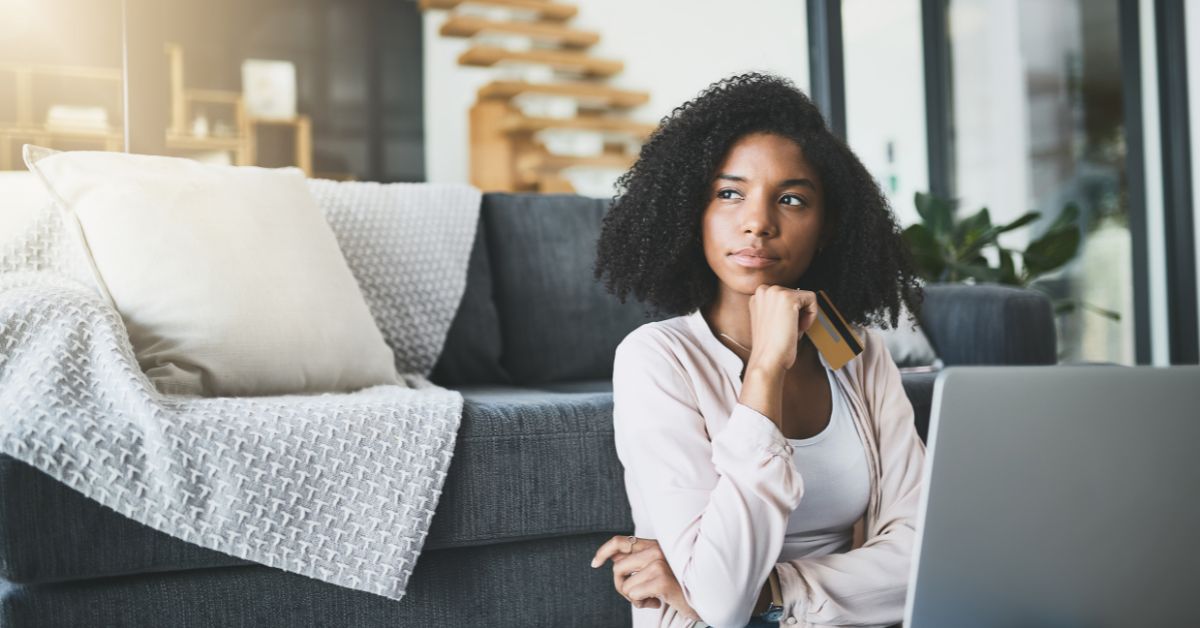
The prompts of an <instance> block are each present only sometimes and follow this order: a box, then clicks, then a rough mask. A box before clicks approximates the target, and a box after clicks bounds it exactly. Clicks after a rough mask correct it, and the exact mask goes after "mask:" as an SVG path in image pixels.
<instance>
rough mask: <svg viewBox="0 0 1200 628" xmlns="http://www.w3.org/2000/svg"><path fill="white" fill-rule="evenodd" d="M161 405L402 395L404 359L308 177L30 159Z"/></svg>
mask: <svg viewBox="0 0 1200 628" xmlns="http://www.w3.org/2000/svg"><path fill="white" fill-rule="evenodd" d="M25 162H26V164H27V165H28V166H29V169H30V170H32V171H33V172H35V173H36V174H38V175H39V176H40V177H41V179H42V181H43V183H45V185H46V188H47V189H48V190H49V191H50V193H51V196H52V197H53V198H54V199H55V201H56V203H57V204H58V205H59V206H60V207H61V208H62V209H63V210H64V211H65V212H66V218H67V222H68V225H77V226H78V234H79V236H80V239H81V242H82V243H83V245H84V247H85V248H86V250H87V252H88V254H89V257H90V259H91V261H92V264H93V267H94V271H95V274H96V280H97V283H98V284H99V287H100V290H101V292H102V293H104V294H106V295H107V296H108V298H109V299H111V301H112V303H113V305H114V306H115V307H116V309H117V311H119V312H120V313H121V317H122V318H123V319H124V321H125V326H126V327H127V328H128V330H129V339H130V341H131V343H132V344H133V349H134V352H135V353H136V355H137V359H138V363H139V364H140V365H141V367H142V370H143V371H145V373H146V374H147V375H148V376H149V378H150V380H151V381H152V382H153V383H154V385H155V386H156V387H157V388H158V390H159V391H161V392H163V393H167V394H182V395H204V396H249V395H280V394H292V393H317V392H334V391H350V390H355V389H359V388H363V387H367V386H372V385H376V384H398V383H400V379H399V377H398V376H397V374H396V369H395V366H394V364H393V356H392V351H391V349H389V348H388V346H387V345H386V344H385V343H384V341H383V336H382V334H380V332H379V329H378V328H377V327H376V326H375V321H374V319H372V317H371V314H370V312H369V311H368V309H367V305H366V303H365V302H364V301H363V297H362V293H361V292H360V291H359V288H358V284H357V283H356V282H355V280H354V277H353V275H351V273H350V269H349V268H348V267H347V266H346V261H345V258H344V257H343V256H342V253H341V250H340V249H339V248H338V245H337V241H336V239H335V238H334V235H333V232H332V231H331V230H330V228H329V225H328V223H326V222H325V219H324V217H323V216H322V215H321V212H320V210H319V209H318V207H317V205H316V201H315V200H314V199H313V197H312V195H311V194H310V193H309V191H308V188H307V185H306V183H305V178H304V175H303V174H301V173H300V172H299V171H298V170H294V169H287V170H273V169H266V168H252V167H233V166H212V165H205V164H200V163H198V162H195V161H191V160H188V159H182V158H174V157H157V156H149V155H129V154H124V153H109V152H91V151H80V152H56V151H51V150H48V149H42V148H38V147H34V146H26V147H25Z"/></svg>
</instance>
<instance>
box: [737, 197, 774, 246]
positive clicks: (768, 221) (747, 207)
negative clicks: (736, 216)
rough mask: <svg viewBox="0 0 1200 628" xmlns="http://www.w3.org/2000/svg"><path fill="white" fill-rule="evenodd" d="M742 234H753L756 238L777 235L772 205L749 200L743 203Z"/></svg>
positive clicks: (759, 200)
mask: <svg viewBox="0 0 1200 628" xmlns="http://www.w3.org/2000/svg"><path fill="white" fill-rule="evenodd" d="M741 218H742V232H743V233H753V234H754V235H756V236H759V235H761V236H764V237H765V236H770V235H773V234H774V233H775V229H776V225H775V216H774V214H773V213H772V212H771V207H770V205H769V204H768V203H767V202H765V201H763V200H762V199H761V198H759V199H754V200H751V199H747V202H745V203H742V216H741Z"/></svg>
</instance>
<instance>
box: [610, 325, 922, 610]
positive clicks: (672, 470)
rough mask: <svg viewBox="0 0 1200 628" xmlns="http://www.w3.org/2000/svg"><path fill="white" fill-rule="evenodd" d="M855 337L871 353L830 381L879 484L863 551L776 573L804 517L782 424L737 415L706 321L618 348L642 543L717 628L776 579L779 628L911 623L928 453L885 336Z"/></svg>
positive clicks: (623, 437) (733, 375) (617, 387)
mask: <svg viewBox="0 0 1200 628" xmlns="http://www.w3.org/2000/svg"><path fill="white" fill-rule="evenodd" d="M855 331H856V332H857V333H858V335H859V337H860V338H861V339H862V340H863V344H864V345H865V346H864V351H863V353H862V354H861V355H859V356H858V357H856V358H855V359H854V360H852V361H850V362H849V363H848V364H847V365H846V366H844V367H843V368H841V369H839V370H838V371H836V372H835V377H834V379H835V380H836V382H837V383H838V385H839V386H841V387H842V390H843V391H844V392H845V393H846V396H847V398H848V399H849V401H850V410H851V413H852V414H853V419H854V423H855V425H856V426H857V428H858V431H859V434H860V436H861V437H862V440H863V444H864V446H865V448H866V452H867V461H868V464H869V469H870V471H871V476H872V478H871V496H870V500H869V502H868V505H867V511H866V515H865V517H864V519H865V541H864V542H862V543H861V546H859V545H858V543H857V542H856V547H855V548H854V549H852V550H850V551H848V552H845V553H841V554H832V555H828V556H821V557H813V558H801V559H796V560H792V561H787V562H777V561H778V558H779V555H780V550H781V549H782V547H783V539H784V535H785V531H786V526H787V521H788V518H789V516H790V515H791V512H792V510H794V509H795V508H796V507H798V506H799V507H801V508H802V507H803V503H804V501H803V495H804V479H803V478H802V477H801V476H800V474H799V472H798V471H797V470H796V466H795V464H794V463H793V461H792V456H791V451H792V447H791V445H790V444H789V443H788V441H787V439H786V438H785V437H784V436H783V434H782V433H781V432H780V431H779V429H778V428H777V427H776V426H775V424H774V423H773V422H772V421H771V420H770V419H768V418H767V417H766V416H764V415H762V414H760V413H758V412H757V411H755V410H752V409H751V408H749V407H747V406H744V405H741V404H739V403H738V401H737V400H738V395H739V393H740V391H741V386H742V382H741V377H740V374H741V370H742V361H741V359H740V358H738V356H737V355H736V354H734V353H733V351H731V350H729V349H728V348H727V347H726V346H725V345H723V344H721V342H720V341H718V340H717V339H716V337H715V336H713V334H712V331H711V330H710V329H709V327H708V325H707V323H705V321H704V318H703V317H702V316H701V314H700V312H699V311H697V312H693V313H692V314H690V315H687V316H680V317H676V318H672V319H669V320H665V321H659V322H656V323H649V324H646V325H643V326H641V327H640V328H638V329H636V330H634V331H633V332H632V333H630V334H629V335H628V336H627V337H626V338H625V339H624V340H623V341H622V342H621V345H620V346H619V347H618V348H617V353H616V362H615V365H614V369H613V422H614V431H615V438H616V448H617V455H618V456H619V457H620V459H621V463H622V464H623V465H624V467H625V488H626V491H627V493H628V497H629V503H630V508H631V509H632V512H633V520H634V524H635V534H636V535H637V536H639V537H643V538H652V539H657V540H658V542H659V545H660V547H661V548H662V551H663V553H664V555H665V556H666V558H667V563H668V564H669V565H670V566H671V570H672V571H673V572H674V573H675V576H676V578H678V580H679V582H680V585H681V586H682V588H683V591H684V595H685V596H686V598H687V600H688V603H689V604H690V605H691V607H692V608H693V609H695V611H696V612H697V613H698V614H699V615H700V617H701V618H703V619H704V621H705V622H707V623H708V624H710V625H713V626H716V627H718V628H742V627H743V626H745V625H746V623H747V622H748V621H749V618H750V613H751V610H752V609H753V607H754V604H755V602H756V601H757V599H758V595H759V591H760V590H761V588H762V586H763V583H765V582H766V580H767V574H768V573H770V571H771V569H775V570H776V571H777V572H778V573H779V579H780V583H781V584H782V586H783V598H784V619H783V625H784V626H789V625H794V626H846V625H856V626H889V625H891V624H895V623H898V622H900V620H901V619H902V615H903V611H904V600H905V592H906V587H907V584H908V577H909V564H910V557H911V554H912V551H913V539H914V532H915V530H914V525H915V517H916V511H917V502H918V499H919V498H920V493H921V467H922V465H923V462H924V459H925V446H924V444H923V443H922V442H921V440H920V438H919V437H918V435H917V432H916V428H915V426H914V424H913V409H912V404H911V403H910V402H909V400H908V397H907V396H905V393H904V388H903V386H902V385H901V383H900V372H899V370H898V369H897V368H896V365H895V364H894V363H893V362H892V358H891V355H890V354H889V353H888V350H887V347H886V346H885V345H884V343H883V340H882V338H881V336H880V335H879V333H878V332H876V331H874V330H868V329H864V328H860V327H856V328H855ZM821 363H822V364H824V365H825V367H826V368H828V367H829V365H828V363H827V362H826V361H825V359H824V357H822V358H821ZM863 523H864V522H862V521H860V525H861V524H863ZM631 608H632V605H631ZM694 625H702V624H696V622H693V621H690V620H687V619H685V618H684V617H683V616H681V615H679V614H678V613H676V612H675V610H674V609H673V608H671V607H667V606H666V605H662V606H661V607H660V608H656V609H652V608H642V609H637V608H633V626H634V628H657V627H663V626H665V627H671V628H674V627H689V626H694Z"/></svg>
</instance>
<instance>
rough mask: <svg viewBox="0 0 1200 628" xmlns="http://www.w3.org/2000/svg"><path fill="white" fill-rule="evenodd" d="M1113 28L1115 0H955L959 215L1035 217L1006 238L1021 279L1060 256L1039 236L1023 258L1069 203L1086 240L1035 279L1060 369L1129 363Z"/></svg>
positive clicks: (1127, 257) (1128, 269)
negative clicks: (1054, 326)
mask: <svg viewBox="0 0 1200 628" xmlns="http://www.w3.org/2000/svg"><path fill="white" fill-rule="evenodd" d="M1085 9H1086V10H1085ZM1117 20H1118V12H1117V0H1095V1H1086V2H1085V1H1083V0H1019V1H1017V2H1012V1H1009V0H954V1H953V2H952V3H951V4H950V28H951V59H952V64H953V70H952V73H953V79H952V83H953V98H954V127H955V159H956V177H957V191H958V195H959V215H960V216H968V215H970V214H972V213H974V212H976V211H977V210H978V209H979V208H981V207H987V208H988V210H989V213H990V215H991V219H992V222H993V223H994V224H1003V223H1006V222H1009V221H1012V220H1014V219H1016V218H1018V217H1019V216H1021V215H1022V214H1024V213H1025V212H1027V211H1030V210H1036V211H1038V212H1040V213H1041V218H1040V219H1039V220H1038V221H1037V222H1034V223H1032V225H1030V227H1028V228H1025V229H1018V230H1016V231H1012V232H1009V233H1006V234H1004V235H1002V236H1001V238H1000V241H1001V243H1002V244H1003V245H1004V246H1005V247H1006V248H1010V249H1013V250H1014V251H1015V253H1014V258H1015V260H1016V263H1017V270H1018V271H1020V269H1021V260H1022V259H1023V260H1024V263H1025V267H1027V268H1033V269H1034V270H1035V271H1040V270H1043V269H1041V268H1040V267H1039V266H1038V265H1037V264H1035V262H1037V261H1038V260H1039V259H1040V260H1042V261H1043V262H1052V261H1054V260H1053V259H1052V258H1053V257H1055V255H1054V254H1053V251H1052V249H1054V248H1055V247H1046V246H1045V245H1046V242H1045V241H1043V242H1042V243H1041V244H1038V245H1037V246H1036V247H1034V249H1033V250H1030V251H1029V253H1030V255H1026V256H1022V255H1021V253H1022V252H1024V251H1026V247H1027V246H1030V245H1031V243H1033V242H1035V241H1036V240H1038V238H1040V237H1042V236H1043V235H1046V234H1047V233H1048V231H1049V230H1050V229H1051V228H1052V226H1053V225H1054V223H1055V221H1056V220H1057V219H1059V218H1060V216H1063V215H1064V211H1065V210H1064V208H1066V207H1067V206H1068V205H1070V204H1074V205H1076V206H1077V207H1078V209H1079V213H1078V218H1077V219H1076V220H1073V221H1070V222H1071V223H1072V224H1075V225H1078V227H1079V230H1080V232H1081V234H1082V239H1081V242H1080V244H1079V248H1078V253H1077V254H1076V255H1075V256H1074V257H1072V258H1071V259H1070V261H1068V262H1067V263H1066V264H1065V265H1062V266H1061V267H1058V268H1053V269H1046V270H1047V272H1045V273H1044V274H1041V275H1040V276H1037V277H1035V278H1034V279H1035V280H1034V282H1033V283H1034V285H1035V286H1038V287H1041V288H1042V289H1044V290H1046V291H1047V292H1048V293H1050V294H1051V295H1052V298H1053V300H1054V301H1055V304H1056V306H1057V307H1059V308H1061V309H1062V310H1063V312H1062V313H1061V314H1059V315H1058V316H1057V321H1058V327H1059V353H1060V358H1061V359H1062V360H1063V361H1066V362H1075V361H1109V362H1119V363H1126V364H1131V363H1133V361H1134V353H1133V320H1132V318H1133V307H1132V281H1133V279H1132V261H1131V253H1130V235H1129V227H1128V214H1129V207H1128V199H1127V195H1128V182H1127V177H1126V156H1125V155H1126V149H1125V128H1124V118H1123V116H1124V111H1123V107H1122V91H1123V90H1124V89H1125V87H1124V86H1123V85H1122V84H1121V62H1120V47H1119V46H1120V42H1119V37H1118V22H1117ZM1058 244H1059V245H1061V244H1063V241H1061V240H1059V241H1058ZM1039 249H1040V251H1041V253H1042V257H1040V258H1039V257H1038V256H1037V255H1036V254H1037V253H1038V251H1039ZM990 255H991V257H990V260H989V261H991V262H992V263H993V264H996V263H997V262H998V260H997V259H996V256H995V254H994V253H990ZM1051 265H1052V264H1051Z"/></svg>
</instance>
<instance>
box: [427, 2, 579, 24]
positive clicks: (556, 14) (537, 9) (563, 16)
mask: <svg viewBox="0 0 1200 628" xmlns="http://www.w3.org/2000/svg"><path fill="white" fill-rule="evenodd" d="M460 4H475V5H483V6H491V7H502V8H506V9H517V10H521V11H531V12H533V13H535V14H537V15H538V16H539V17H541V18H542V19H545V20H553V21H556V22H562V21H566V20H569V19H571V18H573V17H575V14H577V13H579V9H578V8H577V7H576V6H574V5H571V4H563V3H561V2H549V1H547V0H420V8H421V10H422V11H427V10H429V9H454V8H456V7H458V5H460Z"/></svg>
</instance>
